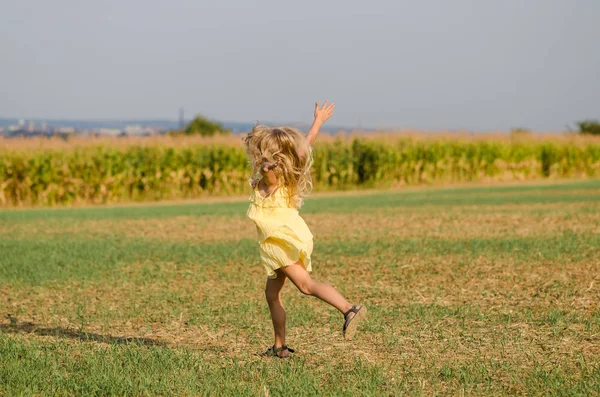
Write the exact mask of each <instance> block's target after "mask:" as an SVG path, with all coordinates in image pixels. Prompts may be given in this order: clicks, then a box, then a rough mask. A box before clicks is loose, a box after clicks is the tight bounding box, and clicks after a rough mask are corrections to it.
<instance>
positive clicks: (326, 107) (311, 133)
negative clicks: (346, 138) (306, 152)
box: [306, 101, 335, 146]
mask: <svg viewBox="0 0 600 397" xmlns="http://www.w3.org/2000/svg"><path fill="white" fill-rule="evenodd" d="M333 109H335V105H334V104H333V103H331V104H328V102H327V101H325V103H324V104H323V106H321V107H320V108H319V104H318V103H315V121H313V124H312V126H311V127H310V130H308V133H307V134H306V140H307V141H308V144H309V145H310V146H312V144H313V143H314V142H315V140H316V139H317V135H319V130H320V129H321V126H322V125H323V123H324V122H325V121H327V119H329V118H330V117H331V115H332V114H333Z"/></svg>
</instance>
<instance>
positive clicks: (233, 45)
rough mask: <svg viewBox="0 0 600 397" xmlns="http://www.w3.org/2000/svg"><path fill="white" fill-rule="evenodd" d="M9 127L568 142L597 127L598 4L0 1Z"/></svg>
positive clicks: (0, 66) (2, 101) (1, 93)
mask: <svg viewBox="0 0 600 397" xmlns="http://www.w3.org/2000/svg"><path fill="white" fill-rule="evenodd" d="M0 15H1V22H0V53H1V54H2V56H1V58H0V116H5V117H9V116H14V117H26V118H27V117H38V118H107V119H118V118H171V119H176V118H177V112H178V108H179V107H180V106H184V107H185V109H186V114H187V115H188V116H191V114H193V113H197V112H201V113H204V114H205V115H207V116H209V117H211V118H215V119H220V120H228V121H250V122H251V121H253V120H257V119H258V120H272V121H279V122H301V121H304V122H308V121H310V118H311V111H312V103H313V102H314V101H315V100H322V99H326V98H327V99H330V100H333V101H335V103H336V114H335V115H334V117H333V118H332V120H331V123H332V124H336V125H347V126H355V125H357V123H358V122H359V121H360V122H362V124H363V125H364V126H369V127H407V128H423V129H443V128H447V129H459V128H467V129H477V130H498V129H501V130H506V129H509V128H511V127H529V128H534V129H537V130H561V129H564V127H565V126H566V125H567V124H572V123H573V122H574V121H575V120H580V119H583V118H589V117H592V118H600V50H599V48H600V23H598V17H599V16H600V1H598V0H419V1H416V0H411V1H403V0H379V1H378V0H373V1H364V0H361V1H357V0H343V1H342V0H322V1H314V0H302V1H294V2H290V1H275V0H269V1H251V0H218V1H217V0H213V1H201V0H170V1H165V0H96V1H94V2H92V1H81V0H54V1H47V0H29V1H28V0H23V1H8V0H2V1H0Z"/></svg>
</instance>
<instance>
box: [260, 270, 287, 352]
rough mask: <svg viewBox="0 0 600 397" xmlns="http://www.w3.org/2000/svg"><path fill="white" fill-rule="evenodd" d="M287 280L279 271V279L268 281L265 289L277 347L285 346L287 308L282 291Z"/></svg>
mask: <svg viewBox="0 0 600 397" xmlns="http://www.w3.org/2000/svg"><path fill="white" fill-rule="evenodd" d="M286 280H287V277H286V275H285V274H284V273H283V272H281V271H280V270H279V269H278V270H277V278H275V279H267V286H266V287H265V297H266V298H267V303H268V304H269V311H270V312H271V320H272V321H273V331H274V334H275V343H274V346H275V347H281V346H283V345H285V308H284V307H283V302H281V290H282V288H283V286H284V285H285V282H286ZM288 354H289V353H288V352H287V350H286V351H282V352H281V353H280V356H286V355H288Z"/></svg>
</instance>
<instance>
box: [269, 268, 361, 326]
mask: <svg viewBox="0 0 600 397" xmlns="http://www.w3.org/2000/svg"><path fill="white" fill-rule="evenodd" d="M278 270H280V271H281V272H282V273H283V274H285V275H286V276H287V277H288V278H289V279H290V280H292V282H293V283H294V285H295V286H296V287H298V289H299V290H300V292H302V293H303V294H305V295H312V296H316V297H317V298H319V299H321V300H322V301H324V302H327V303H329V304H330V305H331V306H333V307H335V308H336V309H338V310H339V311H340V312H342V313H345V312H346V311H348V310H349V309H350V308H352V305H351V304H350V303H348V301H347V300H346V299H344V297H343V296H342V295H341V294H340V293H339V292H337V291H336V290H335V288H333V287H332V286H331V285H328V284H323V283H319V282H317V281H315V280H313V279H312V278H311V277H310V274H308V272H307V271H306V269H305V268H304V267H303V266H302V265H301V264H299V263H297V264H294V265H290V266H287V267H282V268H281V269H278ZM351 314H352V315H353V313H351ZM351 317H352V316H350V317H349V318H351Z"/></svg>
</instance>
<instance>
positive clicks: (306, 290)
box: [297, 280, 315, 295]
mask: <svg viewBox="0 0 600 397" xmlns="http://www.w3.org/2000/svg"><path fill="white" fill-rule="evenodd" d="M314 283H315V282H314V281H313V280H308V281H305V282H302V283H299V284H298V285H297V287H298V289H299V290H300V292H302V293H303V294H304V295H312V294H313V290H314V289H313V286H314Z"/></svg>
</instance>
